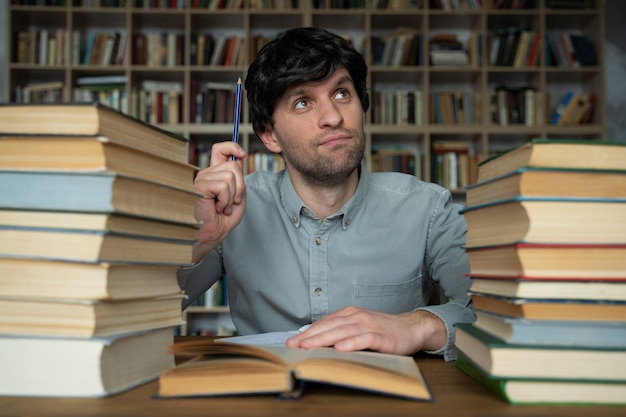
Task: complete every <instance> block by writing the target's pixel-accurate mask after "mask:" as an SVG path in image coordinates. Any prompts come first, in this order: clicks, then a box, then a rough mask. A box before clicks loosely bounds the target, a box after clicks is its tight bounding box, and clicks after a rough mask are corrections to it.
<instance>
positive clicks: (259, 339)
mask: <svg viewBox="0 0 626 417" xmlns="http://www.w3.org/2000/svg"><path fill="white" fill-rule="evenodd" d="M309 326H310V324H307V325H304V326H302V327H300V328H299V329H298V330H290V331H284V332H268V333H259V334H251V335H246V336H233V337H225V338H221V339H217V340H216V341H219V342H228V343H240V344H243V345H262V346H285V343H286V342H287V339H289V338H290V337H292V336H294V335H296V334H298V333H300V332H303V331H305V330H306V329H308V328H309Z"/></svg>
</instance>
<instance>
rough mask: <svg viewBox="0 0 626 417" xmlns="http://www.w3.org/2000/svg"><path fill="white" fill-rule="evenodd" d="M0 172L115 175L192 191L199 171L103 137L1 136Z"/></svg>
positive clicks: (190, 166)
mask: <svg viewBox="0 0 626 417" xmlns="http://www.w3.org/2000/svg"><path fill="white" fill-rule="evenodd" d="M0 170H3V171H42V172H93V173H95V172H116V173H118V174H121V175H125V176H128V177H133V178H138V179H143V180H147V181H151V182H156V183H160V184H163V185H167V186H170V187H175V188H180V189H182V190H187V191H193V179H194V174H195V172H196V170H197V168H196V167H195V166H193V165H189V164H184V163H181V162H178V161H172V160H170V159H166V158H162V157H159V156H155V155H151V154H149V153H146V152H143V151H138V150H136V149H133V148H131V147H128V146H125V145H123V144H121V143H120V142H115V141H112V140H110V139H108V138H106V137H103V136H74V137H71V136H6V135H5V136H2V135H0Z"/></svg>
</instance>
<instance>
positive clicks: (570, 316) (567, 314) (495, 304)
mask: <svg viewBox="0 0 626 417" xmlns="http://www.w3.org/2000/svg"><path fill="white" fill-rule="evenodd" d="M471 297H472V302H473V303H474V308H475V309H477V310H482V311H487V312H490V313H495V314H501V315H504V316H508V317H518V318H524V319H530V320H568V321H571V320H578V321H594V322H598V321H607V322H615V321H619V322H626V303H614V302H604V301H598V302H589V301H579V300H566V301H563V300H561V301H555V300H550V299H546V298H542V299H525V298H507V297H497V296H492V295H485V294H476V293H472V294H471Z"/></svg>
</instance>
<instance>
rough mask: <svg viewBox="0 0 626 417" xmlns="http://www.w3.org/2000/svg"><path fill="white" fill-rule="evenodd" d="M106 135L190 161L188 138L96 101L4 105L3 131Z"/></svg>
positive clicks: (1, 111) (0, 127) (0, 126)
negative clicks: (188, 157)
mask: <svg viewBox="0 0 626 417" xmlns="http://www.w3.org/2000/svg"><path fill="white" fill-rule="evenodd" d="M5 134H10V135H60V136H67V135H76V136H89V135H91V136H104V137H107V138H108V139H109V140H111V141H114V142H119V143H121V144H123V145H125V146H130V147H132V148H135V149H138V150H141V151H144V152H147V153H150V154H153V155H157V156H160V157H162V158H166V159H170V160H172V161H177V162H180V163H187V142H188V141H187V139H185V138H184V137H182V136H179V135H176V134H174V133H171V132H168V131H165V130H162V129H159V128H157V127H155V126H152V125H150V124H148V123H144V122H142V121H140V120H138V119H135V118H132V117H130V116H127V115H125V114H123V113H121V112H118V111H117V110H114V109H112V108H110V107H107V106H104V105H101V104H93V103H54V104H48V103H44V104H3V105H0V135H5Z"/></svg>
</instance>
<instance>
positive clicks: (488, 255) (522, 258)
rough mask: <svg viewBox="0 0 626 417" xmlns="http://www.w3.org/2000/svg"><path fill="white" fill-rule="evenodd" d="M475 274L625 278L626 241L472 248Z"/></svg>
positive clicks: (471, 258) (472, 264)
mask: <svg viewBox="0 0 626 417" xmlns="http://www.w3.org/2000/svg"><path fill="white" fill-rule="evenodd" d="M466 252H467V256H468V258H469V262H470V267H471V272H470V273H471V274H475V275H491V276H500V277H518V276H520V275H525V276H536V277H544V278H550V277H572V278H579V279H591V278H595V279H597V280H603V279H608V280H610V279H615V278H617V279H620V280H621V279H623V278H624V275H625V271H626V244H607V245H602V244H597V245H577V244H538V243H515V244H512V245H497V246H483V247H474V248H468V249H467V250H466Z"/></svg>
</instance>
